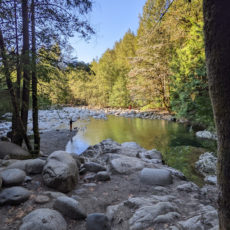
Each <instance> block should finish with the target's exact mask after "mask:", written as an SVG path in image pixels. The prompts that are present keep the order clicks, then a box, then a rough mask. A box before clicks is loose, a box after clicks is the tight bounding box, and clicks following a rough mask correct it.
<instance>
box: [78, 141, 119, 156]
mask: <svg viewBox="0 0 230 230" xmlns="http://www.w3.org/2000/svg"><path fill="white" fill-rule="evenodd" d="M120 149H121V145H120V144H118V143H117V142H115V141H113V140H111V139H106V140H104V141H102V142H100V143H99V144H97V145H94V146H90V147H89V148H88V149H86V150H85V151H84V152H83V153H82V154H81V155H82V156H85V157H95V158H96V157H97V156H99V155H103V154H106V153H118V152H119V151H120Z"/></svg>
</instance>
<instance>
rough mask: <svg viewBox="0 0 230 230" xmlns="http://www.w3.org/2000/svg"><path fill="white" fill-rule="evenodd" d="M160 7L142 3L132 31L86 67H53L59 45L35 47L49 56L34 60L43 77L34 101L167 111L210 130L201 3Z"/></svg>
mask: <svg viewBox="0 0 230 230" xmlns="http://www.w3.org/2000/svg"><path fill="white" fill-rule="evenodd" d="M156 2H157V4H153V3H156ZM165 4H166V5H167V4H169V2H168V3H167V2H166V3H165V1H153V0H148V1H146V4H145V6H144V8H143V13H142V15H141V17H140V21H139V28H138V31H134V32H133V31H130V30H128V31H127V33H126V34H125V35H124V36H123V38H121V39H120V40H119V41H117V42H116V43H115V44H114V47H113V49H107V50H106V52H105V53H104V54H103V55H102V57H101V58H99V59H98V60H94V61H93V62H92V63H89V64H86V63H81V62H72V63H68V64H67V65H66V66H65V67H64V68H61V69H60V68H54V69H53V65H52V63H51V61H50V60H55V61H56V62H58V60H60V59H62V56H63V55H65V53H64V51H62V50H60V46H59V44H54V45H53V46H52V48H51V49H50V50H47V49H44V48H43V49H40V50H39V53H43V55H46V57H49V58H48V61H47V58H46V59H45V60H44V59H40V60H39V66H40V69H42V67H44V66H45V70H46V74H47V75H48V76H47V78H46V80H45V79H44V78H43V79H42V77H44V72H43V73H42V74H41V75H40V74H39V75H40V76H41V78H40V79H39V88H38V92H39V96H40V98H42V99H43V100H48V101H50V102H51V103H54V104H72V105H80V104H84V105H90V106H99V107H117V108H120V107H121V108H128V107H129V106H132V107H133V108H135V107H137V108H141V109H143V110H148V109H162V110H168V111H171V112H172V113H174V114H175V115H176V116H177V117H178V118H186V119H188V120H190V121H191V122H195V123H198V124H200V125H203V126H204V127H206V128H210V129H212V128H213V114H212V109H211V103H210V99H209V95H208V84H207V74H206V69H205V54H204V36H203V13H202V1H200V0H194V1H192V3H191V4H190V3H188V2H187V1H184V0H178V1H175V2H174V3H173V4H172V5H169V6H168V7H169V9H168V11H167V14H165V15H162V11H164V10H165ZM162 9H163V10H162ZM47 80H48V81H47ZM50 83H51V84H50ZM47 85H52V86H51V87H47ZM50 91H51V92H50ZM47 95H49V96H48V97H47Z"/></svg>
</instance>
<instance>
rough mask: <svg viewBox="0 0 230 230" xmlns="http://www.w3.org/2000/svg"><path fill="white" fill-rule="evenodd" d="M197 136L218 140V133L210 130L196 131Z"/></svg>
mask: <svg viewBox="0 0 230 230" xmlns="http://www.w3.org/2000/svg"><path fill="white" fill-rule="evenodd" d="M196 136H197V137H200V138H205V139H212V140H217V136H216V134H214V133H211V132H209V131H198V132H196Z"/></svg>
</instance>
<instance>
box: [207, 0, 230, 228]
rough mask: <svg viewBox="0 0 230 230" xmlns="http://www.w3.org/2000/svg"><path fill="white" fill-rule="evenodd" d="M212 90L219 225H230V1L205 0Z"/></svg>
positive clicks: (220, 226) (208, 61)
mask: <svg viewBox="0 0 230 230" xmlns="http://www.w3.org/2000/svg"><path fill="white" fill-rule="evenodd" d="M203 3H204V5H203V9H204V22H205V24H204V32H205V52H206V65H207V71H208V79H209V90H210V96H211V101H212V106H213V111H214V118H215V124H216V130H217V136H218V167H217V168H218V184H219V199H218V203H219V229H220V230H229V229H230V169H229V167H230V116H229V114H230V99H229V98H230V61H229V60H230V40H229V38H230V29H229V28H230V14H229V12H230V2H229V1H228V0H223V1H221V2H219V1H217V0H204V1H203Z"/></svg>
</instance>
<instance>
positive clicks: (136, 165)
mask: <svg viewBox="0 0 230 230" xmlns="http://www.w3.org/2000/svg"><path fill="white" fill-rule="evenodd" d="M110 166H111V171H112V172H113V173H119V174H130V173H132V172H135V171H138V170H141V169H143V168H144V162H143V161H141V160H140V159H137V158H135V157H128V156H122V155H121V156H120V157H119V158H116V159H111V160H110Z"/></svg>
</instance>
